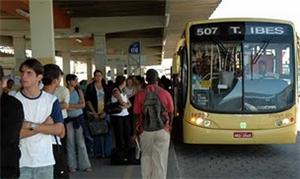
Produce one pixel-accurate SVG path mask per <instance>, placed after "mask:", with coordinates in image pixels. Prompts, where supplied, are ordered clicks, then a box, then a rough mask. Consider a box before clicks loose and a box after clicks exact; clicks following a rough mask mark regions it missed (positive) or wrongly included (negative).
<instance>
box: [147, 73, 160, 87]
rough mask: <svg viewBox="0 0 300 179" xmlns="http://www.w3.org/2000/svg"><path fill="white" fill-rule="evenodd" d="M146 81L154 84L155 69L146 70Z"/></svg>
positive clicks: (156, 76) (156, 74) (155, 78)
mask: <svg viewBox="0 0 300 179" xmlns="http://www.w3.org/2000/svg"><path fill="white" fill-rule="evenodd" d="M146 81H147V82H148V84H154V83H155V82H157V81H158V73H157V71H156V70H154V69H149V70H148V71H147V72H146Z"/></svg>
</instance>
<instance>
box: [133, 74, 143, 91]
mask: <svg viewBox="0 0 300 179" xmlns="http://www.w3.org/2000/svg"><path fill="white" fill-rule="evenodd" d="M135 79H136V81H138V83H139V84H141V85H142V87H143V88H144V87H145V78H144V77H142V76H141V75H137V76H135Z"/></svg>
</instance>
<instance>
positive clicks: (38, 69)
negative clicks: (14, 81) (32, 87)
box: [19, 58, 44, 75]
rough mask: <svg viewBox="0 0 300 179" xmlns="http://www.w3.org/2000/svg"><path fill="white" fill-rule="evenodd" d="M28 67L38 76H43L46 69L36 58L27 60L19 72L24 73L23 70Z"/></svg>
mask: <svg viewBox="0 0 300 179" xmlns="http://www.w3.org/2000/svg"><path fill="white" fill-rule="evenodd" d="M24 66H26V67H28V68H31V69H32V70H33V71H34V72H35V73H36V75H42V74H44V67H43V65H42V64H41V62H39V61H38V60H37V59H35V58H27V59H26V60H25V61H24V62H23V63H22V64H21V65H20V68H19V71H20V72H21V71H22V68H23V67H24Z"/></svg>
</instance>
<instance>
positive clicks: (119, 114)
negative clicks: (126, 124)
mask: <svg viewBox="0 0 300 179" xmlns="http://www.w3.org/2000/svg"><path fill="white" fill-rule="evenodd" d="M121 97H122V100H123V101H124V102H125V103H127V102H128V98H127V96H126V94H123V93H121ZM117 101H118V100H117V98H115V97H114V96H112V97H111V102H112V103H115V102H117ZM112 115H113V116H127V115H129V113H128V110H127V108H123V110H122V111H121V112H120V113H117V114H112Z"/></svg>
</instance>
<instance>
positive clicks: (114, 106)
mask: <svg viewBox="0 0 300 179" xmlns="http://www.w3.org/2000/svg"><path fill="white" fill-rule="evenodd" d="M122 110H123V108H122V107H121V106H120V103H119V102H115V103H112V102H110V104H109V105H108V109H107V111H108V113H109V114H118V113H120V112H122Z"/></svg>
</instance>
